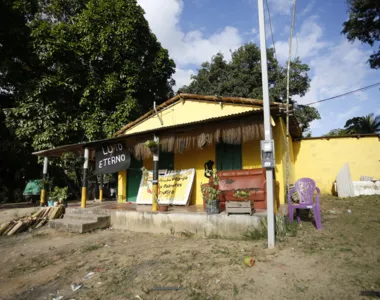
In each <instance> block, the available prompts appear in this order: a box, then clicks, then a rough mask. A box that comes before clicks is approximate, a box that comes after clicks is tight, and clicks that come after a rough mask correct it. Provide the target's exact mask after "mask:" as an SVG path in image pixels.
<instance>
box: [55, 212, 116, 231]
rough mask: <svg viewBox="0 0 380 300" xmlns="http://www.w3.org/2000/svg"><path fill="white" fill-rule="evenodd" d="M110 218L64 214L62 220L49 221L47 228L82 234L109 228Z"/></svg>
mask: <svg viewBox="0 0 380 300" xmlns="http://www.w3.org/2000/svg"><path fill="white" fill-rule="evenodd" d="M110 224H111V218H110V217H109V216H103V215H95V214H91V215H87V214H65V216H64V218H63V219H58V220H50V221H49V227H50V228H54V229H56V230H58V231H69V232H77V233H84V232H88V231H92V230H95V229H103V228H107V227H109V226H110Z"/></svg>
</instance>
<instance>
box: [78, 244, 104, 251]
mask: <svg viewBox="0 0 380 300" xmlns="http://www.w3.org/2000/svg"><path fill="white" fill-rule="evenodd" d="M100 247H101V246H100V245H99V244H90V245H86V246H84V247H82V252H90V251H94V250H97V249H99V248H100Z"/></svg>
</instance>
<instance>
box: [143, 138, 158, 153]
mask: <svg viewBox="0 0 380 300" xmlns="http://www.w3.org/2000/svg"><path fill="white" fill-rule="evenodd" d="M145 146H146V147H148V148H149V150H150V152H152V153H157V152H158V147H159V144H158V142H156V141H155V140H147V141H146V142H145Z"/></svg>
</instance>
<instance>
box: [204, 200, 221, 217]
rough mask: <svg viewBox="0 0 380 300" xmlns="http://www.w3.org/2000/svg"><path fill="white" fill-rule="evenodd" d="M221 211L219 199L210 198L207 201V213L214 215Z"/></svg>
mask: <svg viewBox="0 0 380 300" xmlns="http://www.w3.org/2000/svg"><path fill="white" fill-rule="evenodd" d="M219 213H220V208H219V200H208V201H207V202H206V214H208V215H214V214H219Z"/></svg>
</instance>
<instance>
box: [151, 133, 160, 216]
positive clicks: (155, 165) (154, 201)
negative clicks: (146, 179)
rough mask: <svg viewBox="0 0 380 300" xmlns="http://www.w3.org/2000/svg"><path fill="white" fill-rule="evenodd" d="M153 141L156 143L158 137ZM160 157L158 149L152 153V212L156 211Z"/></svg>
mask: <svg viewBox="0 0 380 300" xmlns="http://www.w3.org/2000/svg"><path fill="white" fill-rule="evenodd" d="M154 141H156V142H157V143H158V141H159V140H158V137H156V136H154ZM159 157H160V147H158V148H157V152H155V153H153V181H152V211H157V210H158V203H157V200H158V162H159Z"/></svg>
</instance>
